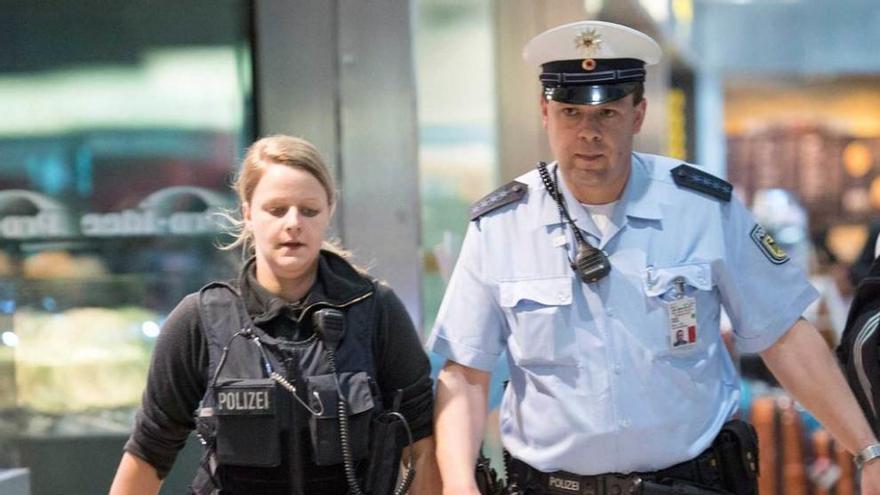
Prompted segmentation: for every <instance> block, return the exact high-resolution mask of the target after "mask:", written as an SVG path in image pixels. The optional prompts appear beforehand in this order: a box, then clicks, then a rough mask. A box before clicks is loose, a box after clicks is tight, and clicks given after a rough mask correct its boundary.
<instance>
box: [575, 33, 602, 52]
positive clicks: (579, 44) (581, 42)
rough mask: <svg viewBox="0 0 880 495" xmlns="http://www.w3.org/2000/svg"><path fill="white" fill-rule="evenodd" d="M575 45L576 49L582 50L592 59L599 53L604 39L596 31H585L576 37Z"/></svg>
mask: <svg viewBox="0 0 880 495" xmlns="http://www.w3.org/2000/svg"><path fill="white" fill-rule="evenodd" d="M574 45H575V47H576V48H579V49H582V50H583V51H584V53H585V54H586V55H587V56H588V57H591V56H593V55H595V54H596V53H597V52H598V51H599V48H600V47H601V45H602V37H601V36H600V35H599V33H598V32H597V31H596V30H595V29H588V30H584V31H581V32H580V34H578V35H577V36H576V37H575V39H574Z"/></svg>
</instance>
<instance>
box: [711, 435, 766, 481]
mask: <svg viewBox="0 0 880 495" xmlns="http://www.w3.org/2000/svg"><path fill="white" fill-rule="evenodd" d="M712 447H713V448H714V449H715V452H716V454H717V456H718V459H719V460H720V464H721V465H720V466H719V467H720V472H721V478H722V480H723V484H724V487H725V489H727V490H729V491H731V492H732V493H734V494H735V495H756V494H757V493H758V435H757V434H756V433H755V429H754V428H753V427H752V425H750V424H749V423H747V422H745V421H742V420H739V419H734V420H731V421H728V422H727V423H725V424H724V426H723V427H722V428H721V432H720V433H719V434H718V437H717V438H716V439H715V442H713V444H712Z"/></svg>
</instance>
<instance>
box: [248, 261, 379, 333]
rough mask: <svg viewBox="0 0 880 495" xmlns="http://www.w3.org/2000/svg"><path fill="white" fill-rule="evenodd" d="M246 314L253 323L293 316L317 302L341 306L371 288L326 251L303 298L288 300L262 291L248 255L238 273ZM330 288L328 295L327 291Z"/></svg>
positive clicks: (355, 270) (345, 262)
mask: <svg viewBox="0 0 880 495" xmlns="http://www.w3.org/2000/svg"><path fill="white" fill-rule="evenodd" d="M239 286H240V287H241V288H242V294H243V295H244V299H245V304H246V306H247V310H248V313H250V314H251V317H252V318H253V320H254V323H261V322H264V321H269V320H271V319H273V318H275V317H277V316H278V315H280V314H285V315H287V316H288V317H291V318H292V319H297V318H298V316H299V314H300V312H301V311H302V309H303V308H305V307H307V306H311V305H313V304H317V303H327V304H332V305H342V304H344V303H347V302H348V301H350V300H352V299H356V298H358V297H360V296H362V295H364V294H366V293H368V292H370V291H371V290H372V289H373V286H372V283H371V282H370V280H369V279H368V278H367V277H366V276H364V275H363V274H361V273H360V272H358V271H357V269H356V268H355V267H353V266H352V265H351V264H350V263H349V262H348V261H346V260H345V259H344V258H342V257H341V256H339V255H336V254H334V253H331V252H329V251H324V250H322V251H321V255H320V256H319V257H318V275H317V277H315V283H314V284H313V285H312V287H311V288H310V289H309V292H308V294H307V295H306V297H305V298H303V299H302V300H300V301H297V302H289V301H287V300H285V299H283V298H281V297H278V296H276V295H275V294H272V293H271V292H269V291H268V290H266V289H265V288H264V287H263V286H262V285H260V283H259V282H257V277H256V258H255V257H251V258H250V259H249V260H248V261H247V262H246V263H245V265H244V267H242V271H241V274H240V275H239ZM328 289H330V294H328Z"/></svg>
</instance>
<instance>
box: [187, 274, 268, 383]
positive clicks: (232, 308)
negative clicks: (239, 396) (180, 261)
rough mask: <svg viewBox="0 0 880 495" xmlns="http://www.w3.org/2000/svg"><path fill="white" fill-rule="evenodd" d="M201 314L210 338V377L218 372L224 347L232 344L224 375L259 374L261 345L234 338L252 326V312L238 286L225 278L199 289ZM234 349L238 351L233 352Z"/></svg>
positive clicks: (206, 337) (204, 330)
mask: <svg viewBox="0 0 880 495" xmlns="http://www.w3.org/2000/svg"><path fill="white" fill-rule="evenodd" d="M198 306H199V318H200V319H201V322H202V332H203V333H204V335H205V340H206V341H207V342H208V363H209V368H210V369H209V370H208V375H207V376H209V377H211V376H213V375H214V372H215V370H216V369H217V365H218V363H219V362H220V355H221V354H222V353H223V348H224V347H225V346H226V345H230V351H231V352H230V356H236V358H235V359H232V358H227V360H226V362H225V363H224V365H223V373H222V376H237V377H242V378H245V377H259V376H261V374H262V372H261V369H260V367H259V363H260V353H259V349H258V348H257V346H255V345H253V344H249V342H248V340H247V339H243V338H237V339H235V340H234V341H232V342H230V339H231V338H232V336H233V335H235V333H236V332H238V331H239V330H242V329H244V328H252V327H253V324H252V322H251V319H250V316H249V315H248V312H247V309H246V308H245V306H244V301H243V300H242V298H241V296H240V294H239V293H238V291H237V290H236V289H234V288H233V287H232V286H230V285H229V284H227V283H224V282H212V283H210V284H208V285H206V286H204V287H202V289H201V290H200V291H199V295H198ZM233 351H234V352H233Z"/></svg>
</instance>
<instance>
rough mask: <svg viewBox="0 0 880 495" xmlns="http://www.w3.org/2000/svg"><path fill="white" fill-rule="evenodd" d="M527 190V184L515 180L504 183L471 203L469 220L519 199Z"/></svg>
mask: <svg viewBox="0 0 880 495" xmlns="http://www.w3.org/2000/svg"><path fill="white" fill-rule="evenodd" d="M528 190H529V186H527V185H526V184H523V183H522V182H517V181H515V180H514V181H511V182H508V183H507V184H504V185H503V186H501V187H499V188H498V189H496V190H494V191H492V192H491V193H489V194H487V195H486V196H484V197H483V198H482V199H480V200H479V201H477V202H476V203H474V204H472V205H471V210H470V215H471V221H473V220H476V219H478V218H480V217H481V216H483V215H485V214H486V213H489V212H490V211H493V210H496V209H498V208H501V207H502V206H504V205H507V204H510V203H514V202H516V201H519V200H521V199H522V198H523V197H524V196H525V195H526V192H527V191H528Z"/></svg>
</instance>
